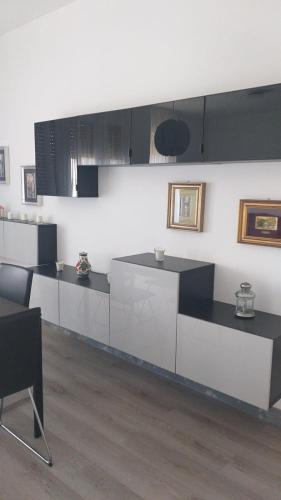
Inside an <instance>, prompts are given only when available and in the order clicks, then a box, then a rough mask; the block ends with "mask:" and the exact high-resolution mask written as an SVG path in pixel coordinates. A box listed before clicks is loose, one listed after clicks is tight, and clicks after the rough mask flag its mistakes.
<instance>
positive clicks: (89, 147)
mask: <svg viewBox="0 0 281 500" xmlns="http://www.w3.org/2000/svg"><path fill="white" fill-rule="evenodd" d="M35 153H36V166H37V190H38V194H39V195H53V196H72V197H86V196H87V197H88V196H89V197H90V196H98V167H102V166H110V165H113V166H114V165H116V166H118V165H161V164H162V165H163V164H164V165H165V164H169V165H174V164H180V163H196V162H210V163H211V162H229V161H255V160H277V159H278V160H280V159H281V84H278V85H269V86H265V87H258V88H253V89H247V90H241V91H236V92H227V93H223V94H216V95H210V96H207V97H196V98H192V99H183V100H180V101H174V102H166V103H161V104H155V105H150V106H142V107H138V108H133V109H124V110H118V111H109V112H104V113H95V114H91V115H84V116H78V117H74V118H65V119H60V120H52V121H49V122H41V123H36V124H35Z"/></svg>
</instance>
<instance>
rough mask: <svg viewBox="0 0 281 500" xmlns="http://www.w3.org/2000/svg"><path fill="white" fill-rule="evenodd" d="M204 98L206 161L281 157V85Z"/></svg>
mask: <svg viewBox="0 0 281 500" xmlns="http://www.w3.org/2000/svg"><path fill="white" fill-rule="evenodd" d="M205 99H206V110H205V134H204V149H205V154H204V160H205V161H209V162H216V161H221V162H224V161H250V160H252V161H253V160H274V159H280V158H281V85H270V86H265V87H259V88H253V89H247V90H241V91H237V92H227V93H223V94H216V95H210V96H207V97H206V98H205Z"/></svg>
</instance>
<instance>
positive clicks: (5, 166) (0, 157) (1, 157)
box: [0, 146, 10, 184]
mask: <svg viewBox="0 0 281 500" xmlns="http://www.w3.org/2000/svg"><path fill="white" fill-rule="evenodd" d="M9 181H10V161H9V148H8V147H7V146H0V183H1V184H8V183H9Z"/></svg>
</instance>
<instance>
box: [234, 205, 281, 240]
mask: <svg viewBox="0 0 281 500" xmlns="http://www.w3.org/2000/svg"><path fill="white" fill-rule="evenodd" d="M238 243H249V244H252V245H267V246H272V247H281V201H268V200H266V201H263V200H240V209H239V225H238Z"/></svg>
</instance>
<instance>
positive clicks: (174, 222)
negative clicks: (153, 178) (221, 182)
mask: <svg viewBox="0 0 281 500" xmlns="http://www.w3.org/2000/svg"><path fill="white" fill-rule="evenodd" d="M205 189H206V184H205V183H204V182H201V183H195V184H193V183H192V184H190V183H185V184H173V183H169V190H168V217H167V227H168V228H172V229H187V230H189V231H198V232H201V231H203V219H204V203H205Z"/></svg>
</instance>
